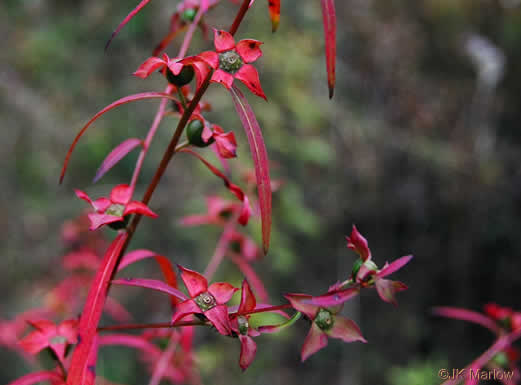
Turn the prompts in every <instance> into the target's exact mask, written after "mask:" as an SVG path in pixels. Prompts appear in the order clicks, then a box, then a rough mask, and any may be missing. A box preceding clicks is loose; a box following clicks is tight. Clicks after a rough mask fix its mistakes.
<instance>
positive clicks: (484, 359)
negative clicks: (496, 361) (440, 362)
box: [441, 330, 521, 385]
mask: <svg viewBox="0 0 521 385" xmlns="http://www.w3.org/2000/svg"><path fill="white" fill-rule="evenodd" d="M519 338H521V330H517V331H514V332H511V333H510V334H507V335H504V336H501V337H499V338H498V339H497V340H496V342H494V344H492V346H491V347H490V348H488V349H487V350H486V351H485V352H483V354H481V355H480V356H479V357H478V358H476V359H475V360H474V361H473V362H472V363H470V364H469V365H467V367H466V368H465V374H466V375H465V376H463V378H453V379H450V380H447V381H445V382H444V383H443V384H441V385H455V384H459V383H460V382H462V381H463V380H465V379H466V378H468V376H470V373H467V372H468V371H469V369H474V370H477V369H481V368H482V367H483V366H485V365H486V364H487V363H488V362H489V361H490V360H491V359H492V358H494V356H495V355H496V354H498V353H499V352H501V351H502V350H504V349H506V348H507V347H509V346H510V345H511V344H512V343H514V342H515V341H516V340H517V339H519Z"/></svg>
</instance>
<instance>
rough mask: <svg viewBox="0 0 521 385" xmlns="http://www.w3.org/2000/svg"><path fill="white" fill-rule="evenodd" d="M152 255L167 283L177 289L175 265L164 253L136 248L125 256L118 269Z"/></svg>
mask: <svg viewBox="0 0 521 385" xmlns="http://www.w3.org/2000/svg"><path fill="white" fill-rule="evenodd" d="M151 257H154V259H155V261H156V262H157V264H158V265H159V268H160V269H161V272H162V273H163V276H164V277H165V281H166V283H168V284H169V285H170V286H172V287H175V288H176V289H177V288H178V287H177V278H176V275H175V271H174V267H173V266H172V263H171V262H170V260H169V259H168V258H167V257H165V256H164V255H158V254H156V253H154V252H152V251H150V250H144V249H141V250H134V251H131V252H130V253H127V254H125V256H124V257H123V258H122V260H121V263H120V264H119V266H118V271H120V270H121V269H123V268H125V267H127V266H128V265H130V264H132V263H135V262H137V261H141V260H143V259H145V258H151Z"/></svg>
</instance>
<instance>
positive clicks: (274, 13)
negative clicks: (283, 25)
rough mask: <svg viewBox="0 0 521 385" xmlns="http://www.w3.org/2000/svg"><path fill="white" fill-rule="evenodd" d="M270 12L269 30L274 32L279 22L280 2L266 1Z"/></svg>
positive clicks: (277, 0)
mask: <svg viewBox="0 0 521 385" xmlns="http://www.w3.org/2000/svg"><path fill="white" fill-rule="evenodd" d="M268 7H269V10H270V19H271V30H272V31H273V32H275V31H276V30H277V28H279V22H280V0H268Z"/></svg>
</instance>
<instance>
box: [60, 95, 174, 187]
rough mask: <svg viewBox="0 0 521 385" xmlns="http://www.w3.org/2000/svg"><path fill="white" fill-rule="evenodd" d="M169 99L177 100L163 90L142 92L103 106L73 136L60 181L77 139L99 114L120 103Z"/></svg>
mask: <svg viewBox="0 0 521 385" xmlns="http://www.w3.org/2000/svg"><path fill="white" fill-rule="evenodd" d="M163 98H166V99H170V100H173V101H177V99H176V98H174V97H173V96H172V95H169V94H165V93H163V92H142V93H139V94H134V95H129V96H125V97H124V98H121V99H118V100H116V101H115V102H113V103H111V104H109V105H108V106H107V107H105V108H103V109H102V110H101V111H99V112H98V113H97V114H96V115H94V116H93V117H92V118H91V119H90V120H89V121H88V122H87V124H86V125H85V126H83V128H82V129H81V130H80V132H78V135H76V137H75V138H74V140H73V142H72V144H71V146H70V148H69V151H68V152H67V155H66V156H65V161H64V162H63V168H62V172H61V175H60V183H61V182H62V181H63V177H64V176H65V171H67V165H68V164H69V160H70V157H71V155H72V152H73V151H74V148H75V147H76V144H78V141H79V140H80V138H81V137H82V135H83V134H84V133H85V131H87V128H89V126H90V125H91V124H92V123H93V122H94V121H95V120H96V119H98V118H99V117H100V116H101V115H103V114H104V113H105V112H107V111H110V110H112V109H113V108H116V107H119V106H121V105H122V104H126V103H130V102H135V101H137V100H145V99H163Z"/></svg>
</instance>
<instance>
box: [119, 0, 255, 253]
mask: <svg viewBox="0 0 521 385" xmlns="http://www.w3.org/2000/svg"><path fill="white" fill-rule="evenodd" d="M249 2H250V1H249V0H244V1H243V3H242V6H241V8H240V9H239V11H238V13H237V16H236V17H235V20H234V22H233V24H232V26H231V27H230V30H229V32H230V34H232V35H234V34H235V32H237V28H239V25H240V23H241V22H242V20H243V19H244V15H245V14H246V12H247V11H248V5H249ZM211 77H212V72H210V73H209V74H208V76H206V79H204V81H203V83H202V84H201V87H199V89H198V90H197V92H196V93H195V95H194V98H193V99H192V101H191V102H190V105H189V106H188V108H187V109H186V110H184V112H183V115H182V116H181V119H180V120H179V123H178V124H177V128H176V130H175V132H174V135H173V136H172V139H171V140H170V144H169V145H168V147H167V149H166V150H165V153H164V155H163V158H162V159H161V162H160V163H159V166H158V168H157V170H156V173H155V174H154V176H153V177H152V181H151V182H150V184H149V185H148V188H147V191H146V192H145V195H144V196H143V199H142V202H143V203H144V204H148V202H149V201H150V198H152V195H153V194H154V191H155V190H156V187H157V185H158V184H159V181H160V180H161V177H162V176H163V174H164V173H165V170H166V168H167V166H168V163H170V160H171V159H172V157H173V156H174V155H175V152H176V151H175V149H176V146H177V143H178V142H179V138H180V137H181V134H182V133H183V130H184V128H185V126H186V124H187V123H188V120H189V119H190V116H191V115H192V113H193V112H194V110H195V108H196V107H197V105H198V104H199V101H200V100H201V98H202V97H203V95H204V93H205V92H206V90H207V89H208V86H209V85H210V79H211ZM140 221H141V215H139V214H138V215H136V216H134V218H133V219H132V222H131V223H130V225H129V227H128V228H127V233H128V237H127V239H126V242H125V244H124V245H123V248H122V250H121V254H120V258H121V255H123V254H124V253H125V250H126V248H127V247H128V244H129V243H130V241H131V240H132V237H133V235H134V232H135V231H136V228H137V226H138V225H139V222H140Z"/></svg>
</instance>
